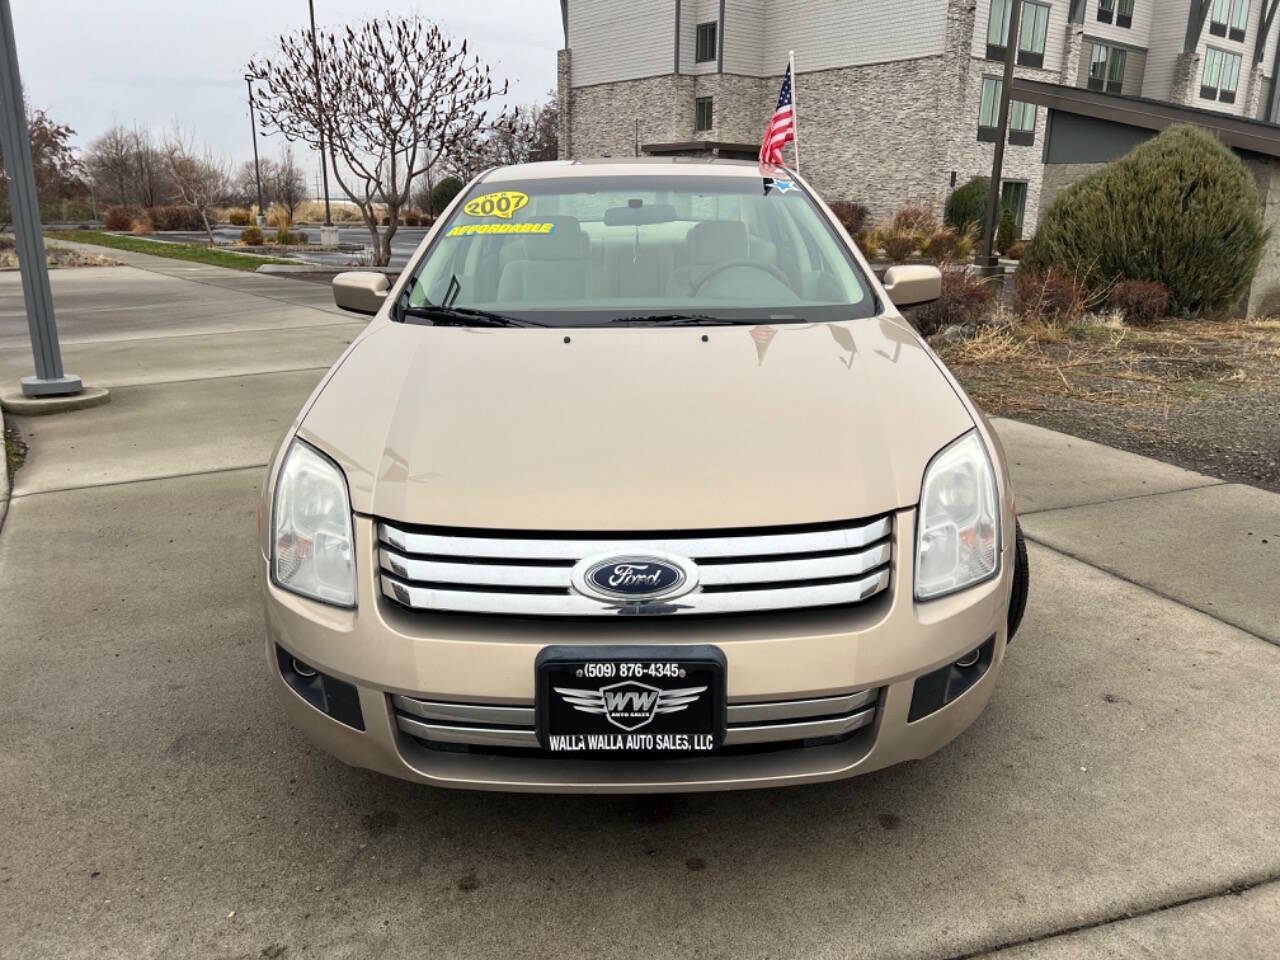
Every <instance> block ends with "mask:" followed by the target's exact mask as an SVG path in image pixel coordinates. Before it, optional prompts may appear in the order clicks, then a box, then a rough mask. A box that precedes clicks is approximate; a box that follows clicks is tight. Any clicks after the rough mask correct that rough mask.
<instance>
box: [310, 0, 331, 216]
mask: <svg viewBox="0 0 1280 960" xmlns="http://www.w3.org/2000/svg"><path fill="white" fill-rule="evenodd" d="M307 7H308V9H310V11H311V60H312V63H314V64H315V71H316V115H317V116H318V117H320V174H321V176H323V177H324V225H325V226H326V227H332V226H333V216H332V215H331V214H330V213H329V166H328V164H327V163H326V162H325V156H324V113H323V112H322V111H323V107H321V106H320V105H321V104H322V103H324V88H323V87H321V85H320V48H319V47H318V46H317V45H316V3H315V0H307Z"/></svg>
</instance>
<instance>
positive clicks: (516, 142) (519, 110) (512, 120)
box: [445, 94, 559, 182]
mask: <svg viewBox="0 0 1280 960" xmlns="http://www.w3.org/2000/svg"><path fill="white" fill-rule="evenodd" d="M548 96H550V97H551V99H549V100H548V101H547V102H546V103H532V104H527V105H521V106H516V107H513V108H511V109H510V110H507V111H506V112H504V113H503V114H502V115H501V116H500V117H498V118H497V119H496V120H495V121H493V123H490V124H488V125H486V126H484V127H482V128H481V129H479V130H478V131H476V135H475V136H474V137H472V138H471V139H470V140H468V141H464V142H460V143H458V144H456V145H455V147H454V150H453V152H452V153H450V155H449V157H448V159H447V162H446V164H445V166H446V168H447V169H448V171H449V172H450V173H452V174H454V175H455V176H456V177H457V178H458V179H459V180H462V181H463V182H466V181H468V180H470V179H471V178H472V177H474V176H475V175H476V174H478V173H480V171H482V170H487V169H488V168H489V167H496V166H503V165H507V164H513V163H534V162H537V161H540V160H555V159H556V157H557V156H558V155H559V143H558V111H557V109H556V102H555V99H554V95H552V94H548Z"/></svg>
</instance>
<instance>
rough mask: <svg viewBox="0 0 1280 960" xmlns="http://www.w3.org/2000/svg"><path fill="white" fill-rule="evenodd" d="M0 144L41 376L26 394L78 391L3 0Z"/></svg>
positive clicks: (28, 380) (27, 382) (29, 380)
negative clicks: (61, 343)
mask: <svg viewBox="0 0 1280 960" xmlns="http://www.w3.org/2000/svg"><path fill="white" fill-rule="evenodd" d="M0 144H3V146H4V165H5V175H6V178H7V179H8V181H9V205H10V206H11V207H12V209H13V233H14V236H15V238H16V239H17V252H18V266H19V268H20V270H21V273H22V295H23V298H24V299H25V300H26V305H27V327H28V329H29V330H30V331H31V352H32V353H33V354H35V362H36V375H35V376H34V377H23V378H22V392H23V393H25V394H26V395H27V396H29V397H43V396H51V395H56V394H68V393H79V392H80V391H81V389H82V388H83V385H82V384H81V382H80V378H79V377H77V376H72V375H70V374H66V373H64V372H63V370H62V351H61V350H60V349H59V347H58V328H57V325H56V324H55V323H54V319H53V292H52V291H51V290H50V289H49V268H48V265H47V264H46V263H45V259H44V256H45V255H44V237H42V236H41V234H40V202H39V199H38V198H37V196H36V180H35V174H34V172H33V171H32V167H31V142H30V138H29V137H28V135H27V118H26V109H25V106H24V104H23V101H22V78H21V76H20V75H19V73H18V52H17V48H16V46H15V44H14V38H13V14H12V12H11V11H10V9H9V0H0Z"/></svg>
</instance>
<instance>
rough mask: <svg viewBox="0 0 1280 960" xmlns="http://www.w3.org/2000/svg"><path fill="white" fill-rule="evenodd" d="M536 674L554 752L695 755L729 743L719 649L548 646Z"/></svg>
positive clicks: (539, 712)
mask: <svg viewBox="0 0 1280 960" xmlns="http://www.w3.org/2000/svg"><path fill="white" fill-rule="evenodd" d="M534 671H535V673H536V677H535V679H536V683H537V686H536V687H535V689H536V696H537V700H536V705H537V709H536V722H537V728H538V741H539V743H541V745H542V749H544V750H546V751H548V752H550V753H555V754H570V755H571V754H589V755H592V756H599V757H609V756H612V757H619V758H623V757H650V758H652V757H675V756H690V755H697V754H706V753H711V752H712V751H714V750H716V749H717V748H718V747H719V746H720V744H721V743H722V742H723V741H724V724H725V657H724V652H723V651H721V650H720V649H719V648H717V647H711V646H705V645H697V646H675V647H650V646H643V647H545V648H544V649H543V650H542V651H541V652H540V653H539V654H538V658H537V660H536V661H535V666H534Z"/></svg>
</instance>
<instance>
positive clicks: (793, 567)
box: [377, 516, 892, 617]
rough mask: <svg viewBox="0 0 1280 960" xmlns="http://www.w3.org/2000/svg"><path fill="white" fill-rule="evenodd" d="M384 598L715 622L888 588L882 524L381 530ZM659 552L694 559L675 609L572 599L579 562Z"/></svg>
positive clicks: (527, 612)
mask: <svg viewBox="0 0 1280 960" xmlns="http://www.w3.org/2000/svg"><path fill="white" fill-rule="evenodd" d="M377 532H378V548H377V552H378V566H379V568H380V570H381V580H382V592H383V594H384V595H386V596H387V597H389V598H391V599H392V600H395V601H396V602H397V603H400V604H401V605H403V606H406V607H410V608H412V609H415V610H437V611H449V612H457V613H481V614H511V615H519V616H549V617H599V616H617V615H620V614H621V615H633V616H634V615H640V616H646V615H668V614H719V613H744V612H751V611H763V610H787V609H798V608H804V607H821V606H832V605H836V604H849V603H858V602H860V601H862V600H866V599H867V598H869V597H871V596H873V595H875V594H877V593H879V592H880V591H882V590H884V589H886V588H887V587H888V586H889V562H890V559H891V556H892V546H891V540H890V534H891V532H892V522H891V519H890V518H889V517H888V516H882V517H876V518H874V519H870V520H859V521H847V522H841V523H830V524H818V525H810V526H806V527H774V528H763V529H755V530H747V531H724V532H699V533H686V534H680V533H648V534H646V533H638V534H604V535H599V536H585V535H583V534H581V533H570V534H564V535H557V534H554V533H541V532H538V533H518V534H508V535H503V536H497V535H494V534H493V533H491V532H489V531H469V530H468V531H461V532H459V531H456V530H441V529H439V528H430V527H411V526H406V525H404V524H399V523H391V522H387V521H380V522H378V524H377ZM646 552H662V553H666V554H674V555H676V556H679V557H685V558H688V559H689V560H692V561H693V562H694V563H695V564H696V565H697V568H698V574H699V583H698V586H697V588H696V589H695V590H694V591H693V592H691V593H687V594H685V595H683V596H680V597H679V598H677V599H673V600H670V601H663V600H661V599H658V600H654V601H648V602H644V601H641V602H632V601H627V602H623V601H601V600H597V599H594V598H592V597H588V596H585V595H583V594H581V593H578V592H577V591H576V590H574V588H573V586H572V581H571V575H572V571H573V568H574V565H575V564H576V563H577V562H578V561H580V560H583V559H584V558H586V557H590V556H595V555H600V554H607V553H617V554H619V555H625V554H643V553H646Z"/></svg>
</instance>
